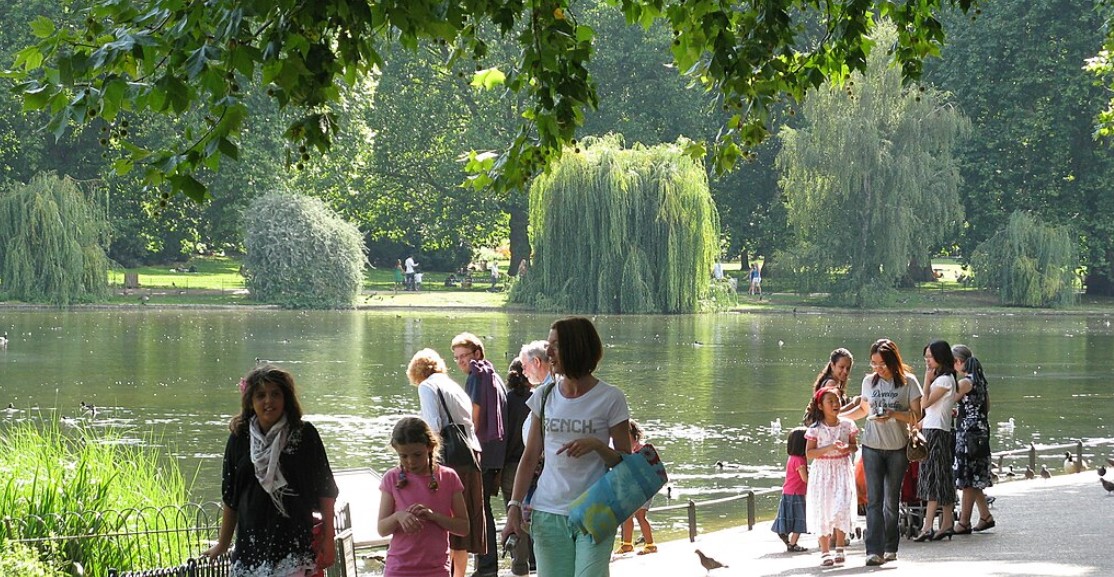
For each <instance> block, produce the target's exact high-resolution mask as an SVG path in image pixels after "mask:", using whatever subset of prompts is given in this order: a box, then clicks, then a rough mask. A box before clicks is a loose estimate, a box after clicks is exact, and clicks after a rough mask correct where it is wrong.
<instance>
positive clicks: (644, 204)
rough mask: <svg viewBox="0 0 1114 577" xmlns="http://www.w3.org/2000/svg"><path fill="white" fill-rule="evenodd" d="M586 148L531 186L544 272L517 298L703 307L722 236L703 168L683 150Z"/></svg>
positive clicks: (585, 304) (645, 308) (566, 305)
mask: <svg viewBox="0 0 1114 577" xmlns="http://www.w3.org/2000/svg"><path fill="white" fill-rule="evenodd" d="M581 145H582V146H583V147H584V148H583V150H582V151H581V152H580V153H579V154H565V155H563V156H562V157H561V160H560V162H558V163H557V165H556V166H555V167H554V168H553V170H552V171H551V173H549V174H547V175H544V176H541V177H539V178H538V179H537V180H536V181H535V182H534V185H533V186H532V187H531V189H530V231H531V237H532V242H533V246H534V248H535V254H534V266H533V267H532V268H531V270H530V273H529V274H528V275H526V278H525V279H524V281H523V282H521V283H519V285H517V286H516V289H515V292H514V294H512V295H511V298H512V299H513V300H514V301H516V302H524V303H529V304H533V305H534V306H535V307H537V308H538V309H540V310H562V311H580V312H599V313H684V312H694V311H696V310H698V309H699V307H700V303H701V299H702V298H703V297H704V296H705V295H706V294H707V292H708V290H709V271H710V270H711V267H712V264H713V261H714V259H715V257H716V254H717V250H718V249H717V246H718V239H719V217H718V215H717V213H716V209H715V205H714V204H713V203H712V198H711V195H710V194H709V192H708V181H707V175H706V173H705V171H704V168H703V166H701V165H700V164H699V163H697V162H694V161H693V160H692V159H691V158H689V157H687V156H685V155H684V154H683V153H682V149H681V145H680V144H668V145H659V146H654V147H650V148H645V147H641V146H636V147H635V148H633V149H624V148H623V147H622V143H621V142H620V139H619V137H616V136H608V137H605V138H602V139H599V140H593V141H590V142H585V143H582V144H581ZM570 152H571V151H570Z"/></svg>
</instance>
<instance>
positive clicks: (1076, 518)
mask: <svg viewBox="0 0 1114 577" xmlns="http://www.w3.org/2000/svg"><path fill="white" fill-rule="evenodd" d="M1111 476H1114V475H1111V474H1109V473H1108V477H1111ZM987 493H988V494H989V495H994V496H996V497H997V500H996V501H995V503H994V508H993V509H992V510H991V511H992V513H993V514H994V518H995V521H996V522H997V527H995V528H994V529H991V530H990V531H987V532H985V533H975V534H972V535H967V536H957V537H955V538H953V539H952V541H950V542H949V541H947V540H945V541H940V542H936V543H914V542H912V541H911V540H906V539H902V541H901V546H900V550H899V552H898V560H897V561H896V562H893V563H887V564H886V565H883V566H882V567H866V566H865V565H864V563H865V560H866V555H865V553H864V551H863V544H862V541H860V540H855V541H853V542H852V544H851V546H850V547H849V548H848V550H847V554H848V558H847V563H846V565H844V566H843V567H837V568H831V569H821V568H820V567H819V563H820V556H819V553H817V549H816V538H815V536H809V535H805V536H803V537H802V538H801V545H802V546H805V547H808V548H809V552H808V553H795V554H790V553H786V552H785V546H784V545H782V543H781V541H780V540H779V539H778V537H777V535H775V534H774V533H773V532H771V531H770V523H768V522H767V523H760V524H758V525H756V526H755V528H754V530H753V531H747V529H746V527H745V526H743V527H741V528H734V529H727V530H723V531H717V532H714V533H708V534H705V535H699V536H697V538H696V542H695V543H689V542H688V540H687V539H685V540H681V541H670V542H664V543H661V544H659V550H658V553H656V554H653V555H643V556H634V555H629V556H624V557H622V558H619V559H616V560H615V561H613V562H612V564H611V576H612V577H658V576H661V577H700V576H704V575H707V574H708V573H707V572H706V571H705V570H704V568H703V567H702V566H701V565H700V563H699V560H698V558H697V556H696V554H695V553H694V552H693V550H694V549H700V550H702V551H703V552H704V553H706V554H708V555H710V556H712V557H714V558H715V559H717V560H719V561H721V562H723V563H725V564H726V565H727V566H728V567H727V568H722V569H716V570H714V571H712V572H711V573H710V576H711V577H731V576H735V575H738V576H745V577H752V576H753V577H757V576H764V575H790V576H798V575H825V576H832V577H835V576H839V575H858V574H863V573H878V574H879V575H884V576H887V577H891V576H892V577H905V576H924V577H948V576H949V575H954V576H956V577H959V576H960V575H979V576H1002V577H1006V576H1021V575H1027V576H1028V575H1033V576H1044V575H1047V576H1056V577H1073V576H1090V575H1094V576H1099V575H1114V547H1112V545H1114V494H1109V495H1108V494H1107V492H1106V491H1105V490H1103V488H1102V486H1101V484H1100V483H1099V480H1098V475H1097V474H1095V471H1093V470H1092V471H1084V472H1082V473H1079V474H1075V475H1061V476H1055V477H1053V478H1051V479H1049V480H1045V479H1039V478H1038V479H1033V480H1028V481H1013V482H1008V483H1003V484H1001V485H999V486H996V487H993V488H991V489H990V490H988V492H987ZM503 573H504V574H506V575H510V572H509V571H504V572H503Z"/></svg>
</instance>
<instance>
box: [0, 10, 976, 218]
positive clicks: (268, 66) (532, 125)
mask: <svg viewBox="0 0 1114 577" xmlns="http://www.w3.org/2000/svg"><path fill="white" fill-rule="evenodd" d="M607 3H608V4H609V5H610V6H612V7H614V8H616V9H618V10H620V11H621V12H622V14H623V15H624V17H625V18H626V20H627V22H628V23H629V24H636V23H637V24H640V25H642V26H649V25H651V24H652V23H654V22H656V21H662V22H665V23H666V24H667V25H668V27H669V29H670V31H671V33H672V38H673V39H672V44H671V49H670V51H671V57H672V66H673V67H675V68H676V69H677V70H678V71H680V72H681V73H683V74H686V75H688V76H689V77H690V78H691V79H693V80H694V81H696V82H698V83H699V84H701V85H702V86H703V87H704V88H705V89H706V90H708V91H709V92H711V93H712V94H713V95H714V96H715V97H716V98H717V105H718V106H720V107H721V108H722V110H723V121H722V125H721V129H720V131H719V132H718V134H717V136H716V137H715V139H714V142H712V143H710V147H707V148H706V146H705V145H703V144H701V143H693V144H692V145H690V146H689V148H688V149H687V151H686V152H687V153H689V154H691V155H694V156H695V155H702V154H703V153H704V151H705V150H706V149H710V150H711V152H712V163H713V164H714V166H715V167H716V169H717V170H725V169H728V168H730V167H731V166H732V165H733V164H734V163H735V162H736V161H737V160H738V159H739V158H741V157H742V156H743V155H744V154H747V148H748V147H752V146H754V145H757V144H759V143H760V142H762V141H763V140H764V139H765V138H766V137H767V136H768V135H769V134H770V130H771V112H772V110H774V109H775V108H776V107H778V106H780V105H781V104H782V103H783V102H784V101H785V100H786V99H791V100H795V101H800V100H801V99H802V98H803V96H804V94H805V92H806V91H807V90H808V89H810V88H815V87H817V86H820V85H821V84H822V83H823V82H824V81H826V80H830V81H833V82H835V83H836V84H840V83H842V82H843V81H844V80H845V79H847V78H848V77H849V75H850V74H851V73H852V72H854V71H859V70H862V69H863V68H864V67H865V66H866V61H867V56H868V54H869V53H870V52H871V50H872V49H873V48H875V46H874V43H873V41H872V40H871V33H872V31H873V29H874V26H875V21H876V19H877V18H878V17H879V16H881V17H886V18H889V19H891V20H893V21H894V22H895V23H896V25H897V31H898V32H897V38H896V41H895V42H894V43H893V44H891V45H889V46H886V47H885V48H886V50H887V51H888V52H892V54H893V57H894V60H895V61H896V63H897V65H898V66H900V69H901V72H902V74H903V76H904V77H905V78H913V79H915V78H917V77H918V76H919V75H920V72H921V68H922V62H923V60H924V58H925V57H927V56H930V55H934V54H936V53H938V51H939V48H940V46H941V44H942V43H943V40H944V30H943V26H942V25H941V24H940V20H939V19H938V15H939V13H940V12H942V11H943V10H945V9H946V8H948V7H958V8H960V9H962V10H963V11H965V12H966V11H968V10H969V9H970V8H971V7H972V6H975V5H977V3H978V2H977V0H924V1H919V2H902V1H897V0H828V1H821V0H771V1H767V2H753V1H743V0H728V1H725V0H607ZM578 9H579V6H577V5H576V3H574V2H572V1H571V0H533V1H532V2H529V3H527V2H524V1H523V0H450V1H447V2H446V1H444V0H384V1H377V2H369V1H367V0H321V1H318V2H302V1H300V0H209V1H207V2H189V1H187V0H142V1H141V0H90V2H89V6H88V8H87V9H86V12H85V18H84V19H83V20H81V21H80V22H81V24H80V25H77V26H69V25H64V24H63V23H60V22H56V21H54V20H52V19H50V18H47V17H45V16H42V17H39V18H37V19H35V20H34V21H33V22H32V25H31V26H32V31H33V33H34V35H35V36H36V37H37V38H38V39H39V40H38V42H37V43H35V44H34V45H32V46H28V47H27V48H25V49H23V50H21V51H20V52H18V53H17V55H16V59H15V62H14V64H13V69H12V70H11V71H9V72H8V73H7V74H8V76H10V77H12V78H14V79H15V80H16V81H17V83H18V84H17V91H18V92H19V93H21V94H22V95H23V98H24V107H25V109H27V110H43V111H46V112H48V113H49V121H48V123H47V128H48V129H49V130H50V131H51V132H52V133H53V134H54V135H55V136H56V137H61V136H62V135H64V134H65V132H66V131H67V129H68V128H69V127H70V126H71V125H74V124H76V125H89V124H100V125H102V126H109V127H111V131H110V135H111V138H112V140H113V141H114V142H117V143H118V150H119V151H120V157H119V158H118V159H116V161H115V167H116V169H117V170H118V171H120V172H126V171H129V170H133V169H137V168H138V169H139V170H140V171H141V174H142V179H143V182H144V184H146V185H149V186H159V187H161V186H169V187H170V188H172V189H173V190H174V191H180V192H184V193H185V194H186V195H188V196H189V197H191V198H194V199H196V200H202V199H205V198H208V197H209V196H210V190H209V188H208V186H207V184H206V183H205V182H204V181H205V180H206V176H205V174H204V173H205V172H206V171H211V170H215V169H217V168H218V167H219V166H220V164H221V159H222V158H229V159H233V160H235V159H237V158H239V156H240V147H241V144H240V140H241V138H242V137H243V133H244V126H245V122H246V120H247V119H248V118H249V117H250V116H251V115H252V114H254V112H255V111H254V110H253V108H252V107H250V106H248V105H247V103H246V102H245V94H246V93H247V92H248V91H247V90H246V88H247V87H248V86H249V85H252V84H256V83H258V84H260V85H262V86H264V87H265V91H266V94H267V95H268V96H269V97H271V98H273V99H274V100H275V101H276V102H277V103H278V104H279V106H280V107H283V108H286V107H290V108H292V109H295V110H298V111H299V112H298V113H297V114H295V115H293V117H292V119H291V120H290V121H289V122H288V124H287V126H286V127H285V132H284V135H285V136H286V137H287V138H288V139H290V140H292V141H293V142H294V143H295V145H299V146H305V147H309V148H313V149H316V150H318V151H321V152H325V151H327V150H328V149H329V148H330V146H331V143H332V142H333V139H334V138H335V136H336V134H337V132H338V130H339V125H338V121H337V115H336V114H335V113H334V112H333V110H332V109H331V107H330V105H331V104H332V103H333V102H335V101H337V100H338V99H339V97H340V94H341V90H342V87H343V86H354V85H356V84H357V83H358V82H359V81H360V79H361V78H362V77H364V76H366V75H367V74H369V73H371V72H373V71H374V70H376V69H380V68H382V67H383V66H384V65H385V56H384V55H385V54H387V53H388V52H389V47H390V46H392V45H400V46H403V47H405V48H410V49H413V48H416V47H417V46H418V44H419V42H422V41H431V42H434V43H437V44H439V45H443V46H445V47H446V52H447V59H448V60H449V61H452V62H457V61H468V60H472V61H474V62H475V69H476V72H475V76H474V80H475V82H477V83H478V84H479V85H483V86H486V87H489V88H494V87H499V86H505V87H506V89H508V90H509V91H511V92H514V93H517V94H519V95H520V96H522V97H523V98H524V100H525V103H526V105H525V106H524V110H523V112H522V118H523V121H522V124H521V125H520V126H519V128H518V130H517V132H516V133H515V134H514V135H513V138H511V139H510V140H509V142H508V143H507V144H506V146H505V148H504V149H503V150H502V151H501V152H500V153H498V154H494V153H493V154H485V155H480V156H478V157H475V158H477V159H478V160H479V161H477V162H472V163H469V166H470V168H471V170H472V171H473V172H474V174H473V176H472V177H471V178H470V180H469V182H470V183H471V184H472V185H473V186H476V187H486V186H488V185H494V186H495V188H496V189H497V190H513V189H523V188H524V185H525V183H526V182H527V180H528V179H529V178H531V177H532V176H533V175H535V174H536V173H537V172H539V171H541V170H543V169H545V168H547V167H548V166H549V165H550V163H551V162H553V161H554V160H555V159H556V158H558V157H560V156H561V154H562V152H563V150H564V148H563V147H564V146H565V145H567V144H569V143H571V142H572V141H573V140H574V139H575V136H576V130H577V127H578V126H580V125H581V124H582V123H583V122H584V115H585V111H586V110H587V109H589V108H592V107H594V106H596V104H597V101H598V97H597V93H596V85H595V82H594V79H593V77H592V76H591V74H590V73H589V71H588V64H589V62H590V61H591V59H592V56H593V50H594V42H593V40H594V36H595V31H594V30H593V29H592V28H591V27H589V26H587V25H585V24H582V23H580V22H579V20H578V18H577V11H578ZM499 36H502V37H505V38H513V39H514V42H515V43H516V44H517V45H518V47H519V48H520V51H519V53H518V56H517V57H516V58H515V59H514V60H513V61H512V62H511V64H510V65H509V66H508V67H506V69H505V70H503V69H499V68H497V67H490V66H487V65H486V64H487V63H486V60H485V58H486V56H487V53H488V49H489V45H490V43H491V42H493V41H494V40H495V39H496V38H497V37H499ZM188 111H196V112H197V114H191V115H188V119H187V120H185V121H184V122H183V126H182V129H181V131H180V136H181V138H179V139H176V140H173V141H169V142H161V143H158V144H156V145H154V146H150V147H148V146H144V145H142V144H141V143H138V142H135V141H134V140H133V138H132V137H131V135H130V133H129V131H128V130H127V124H126V122H127V118H128V117H129V116H133V115H145V114H147V113H152V112H153V113H159V114H165V115H170V116H183V115H184V114H185V113H186V112H188ZM301 154H305V151H304V150H302V151H301Z"/></svg>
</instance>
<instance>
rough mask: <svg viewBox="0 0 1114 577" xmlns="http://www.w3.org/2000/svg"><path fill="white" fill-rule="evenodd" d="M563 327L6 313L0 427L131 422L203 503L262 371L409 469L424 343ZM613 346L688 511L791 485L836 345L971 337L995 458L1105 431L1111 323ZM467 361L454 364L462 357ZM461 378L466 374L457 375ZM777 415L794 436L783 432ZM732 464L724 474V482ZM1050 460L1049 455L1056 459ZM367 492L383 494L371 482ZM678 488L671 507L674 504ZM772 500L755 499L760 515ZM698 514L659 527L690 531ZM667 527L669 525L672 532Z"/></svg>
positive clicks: (613, 331) (988, 321)
mask: <svg viewBox="0 0 1114 577" xmlns="http://www.w3.org/2000/svg"><path fill="white" fill-rule="evenodd" d="M555 318H556V317H555V316H553V315H533V314H521V313H473V312H462V313H459V314H457V313H454V312H451V311H416V312H402V313H400V312H389V313H387V312H365V311H358V312H287V311H261V310H251V309H246V310H243V311H227V310H221V311H176V310H175V311H167V310H138V309H137V310H125V311H87V312H86V311H81V312H23V311H3V312H0V332H3V331H7V332H8V333H9V334H10V335H11V343H10V345H9V347H8V348H7V350H0V407H4V406H7V404H8V403H12V404H14V405H15V407H16V409H17V410H16V411H8V412H4V413H0V426H3V424H4V423H5V422H13V421H16V420H19V419H28V418H43V417H45V416H46V415H49V414H51V412H52V411H54V410H55V409H56V410H57V412H56V414H57V415H62V416H69V417H80V416H81V415H82V411H81V410H80V403H81V402H87V403H92V404H94V405H96V406H97V407H98V415H97V416H96V417H95V418H89V417H85V420H86V421H87V423H88V424H89V425H90V426H95V427H118V428H121V429H122V430H124V431H125V437H126V438H128V439H131V440H134V441H135V442H137V443H146V442H151V441H150V440H151V439H160V441H159V442H160V443H163V444H165V446H166V447H167V449H168V451H169V452H170V453H171V454H172V455H173V456H174V457H175V458H176V459H177V461H178V464H179V465H180V466H181V467H182V468H183V470H184V471H185V472H186V473H187V476H188V477H189V476H192V475H193V473H194V471H197V472H198V474H197V481H196V486H195V487H194V495H193V497H194V499H195V500H211V499H212V500H215V499H218V498H219V491H218V487H219V477H220V460H221V454H222V451H223V447H224V440H225V438H226V436H227V428H226V427H227V425H226V423H227V421H228V418H229V417H230V416H231V415H232V414H233V413H234V412H236V410H237V406H238V393H237V389H236V383H237V381H238V380H239V378H240V377H241V376H242V375H243V374H244V373H245V372H246V371H248V370H249V369H250V368H251V367H253V366H254V365H255V362H256V359H257V358H259V359H264V360H269V361H271V362H274V363H276V364H278V365H280V366H282V367H284V368H286V369H288V370H290V371H291V372H293V373H294V375H295V377H296V379H297V381H298V385H299V389H300V398H301V401H302V405H303V407H304V408H305V410H306V413H307V419H308V420H310V421H312V422H313V423H314V424H315V425H317V427H318V428H319V429H320V430H321V433H322V436H323V438H324V440H325V442H326V446H327V448H328V450H329V454H330V459H331V461H332V463H333V466H334V468H347V467H360V466H371V467H374V468H376V469H378V470H385V469H387V468H389V467H391V466H393V463H394V457H393V452H392V451H391V450H390V448H389V446H388V445H387V439H388V435H389V432H390V429H391V427H392V426H393V425H394V422H395V421H396V420H397V419H398V418H399V416H401V415H405V414H415V413H417V411H418V399H417V394H416V391H415V389H414V388H413V387H411V386H410V385H409V384H408V383H407V380H406V377H405V368H406V363H407V362H408V361H409V359H410V356H411V355H412V354H413V352H414V351H416V350H417V349H419V348H422V347H426V346H429V347H432V348H435V349H437V350H438V351H440V352H441V354H442V355H443V356H445V357H446V358H450V356H451V355H450V351H449V342H450V340H451V338H452V336H453V335H455V334H457V333H458V332H461V331H471V332H473V333H476V334H477V335H481V336H482V337H483V338H484V339H485V342H486V344H487V351H488V357H489V358H491V359H492V360H493V362H495V364H496V365H497V366H500V367H505V366H506V364H507V363H508V362H509V360H510V356H511V355H513V354H516V353H517V352H518V350H519V347H520V346H521V344H522V343H524V342H527V341H530V340H534V339H539V338H545V336H546V334H547V332H548V326H549V324H550V323H551V322H552V321H553V320H554V319H555ZM595 322H596V325H597V327H598V329H599V331H600V334H601V336H602V337H603V340H604V343H605V347H606V348H605V351H604V359H603V362H602V363H601V367H600V369H599V371H598V372H597V374H598V376H599V377H601V378H602V379H604V380H607V381H609V382H611V383H612V384H615V385H617V386H619V387H620V388H622V389H623V390H624V391H625V392H626V394H627V397H628V399H629V401H630V406H631V412H632V414H633V416H634V417H635V418H637V419H639V420H640V421H641V422H642V423H643V426H644V428H645V430H646V432H647V436H648V440H649V441H651V442H653V443H654V444H655V446H657V447H658V449H659V450H660V451H661V452H662V454H663V456H664V457H665V459H666V460H667V462H668V464H669V471H670V476H671V481H672V482H671V485H672V487H673V491H672V495H673V497H674V501H673V502H678V501H677V499H689V498H692V499H696V500H701V499H709V498H715V497H723V496H727V495H731V494H737V493H739V492H740V491H742V490H744V489H745V488H746V487H770V486H780V484H781V480H782V479H781V477H782V470H783V466H784V435H785V432H786V431H787V430H788V429H789V428H790V427H792V426H793V425H794V424H796V423H797V422H798V421H799V419H800V415H801V413H802V411H803V408H804V405H805V404H806V402H807V400H808V394H809V387H810V385H811V383H812V380H813V378H814V377H815V375H816V373H817V372H818V371H819V370H820V369H821V368H822V367H823V365H824V362H825V361H826V359H827V355H828V353H829V352H830V351H831V349H833V348H835V347H838V346H844V347H847V348H849V349H850V350H851V351H852V353H854V354H855V356H856V359H857V363H856V366H855V368H854V370H853V378H852V383H853V384H852V389H855V388H857V386H858V385H857V383H858V382H859V381H860V380H861V378H862V376H863V375H864V374H865V372H866V371H867V369H868V366H867V363H866V358H867V349H868V347H869V345H870V343H872V342H873V341H874V340H875V339H877V338H879V337H883V336H884V337H888V338H892V339H894V340H895V341H896V342H897V343H898V344H899V346H901V347H902V352H903V354H904V356H905V357H906V361H907V362H910V363H911V364H912V365H913V367H914V372H915V373H916V374H918V375H920V374H922V373H923V370H924V369H923V364H922V361H921V360H920V358H921V349H922V348H923V346H924V345H925V344H926V343H928V342H929V341H930V340H932V339H934V338H945V339H947V340H949V341H950V342H952V343H956V342H963V343H966V344H968V345H970V346H971V347H972V349H973V350H974V351H975V354H976V355H977V356H979V357H980V359H982V361H983V364H984V366H985V368H986V371H987V375H988V378H989V379H990V383H991V395H992V399H993V406H992V414H991V421H1004V420H1006V419H1007V418H1009V417H1013V418H1014V419H1015V421H1016V423H1017V425H1016V428H1015V430H1014V431H1013V433H1012V434H1007V433H999V435H998V436H997V437H996V438H995V450H1003V449H1008V448H1018V447H1023V446H1027V444H1028V442H1029V441H1030V440H1031V439H1033V438H1034V437H1036V438H1037V439H1038V442H1042V443H1059V442H1067V441H1070V440H1073V439H1077V438H1082V439H1084V440H1088V441H1094V440H1102V439H1109V438H1110V437H1111V436H1114V435H1112V434H1111V432H1110V429H1109V427H1110V424H1109V423H1107V422H1106V418H1107V417H1108V416H1110V409H1111V407H1114V404H1112V403H1111V399H1112V397H1114V390H1112V388H1111V387H1110V382H1111V377H1112V376H1114V328H1112V327H1111V317H1108V316H1034V315H1018V316H1001V315H995V316H980V315H971V316H952V315H891V316H887V315H877V314H869V315H851V314H827V315H815V314H809V315H803V314H802V315H789V314H784V315H773V314H764V315H747V314H720V315H701V316H624V317H602V316H601V317H597V318H595ZM450 364H451V363H450ZM450 374H451V375H452V376H453V377H454V378H457V379H458V380H459V381H460V382H463V378H462V375H460V374H459V373H458V372H457V371H456V369H455V367H453V368H452V369H451V371H450ZM777 419H780V422H781V424H782V425H783V427H784V429H783V430H782V431H780V432H778V431H776V430H773V428H772V427H771V423H772V421H775V420H777ZM716 461H725V462H726V463H728V465H727V466H726V467H724V468H723V469H722V470H720V469H719V468H717V467H715V466H714V464H715V463H716ZM1049 463H1050V465H1051V463H1052V461H1049ZM369 489H373V488H370V487H369ZM665 502H666V499H665V498H664V495H661V496H659V498H658V501H657V504H658V505H664V504H665ZM775 509H776V499H772V498H767V499H764V500H763V501H761V502H760V503H759V511H760V513H765V514H767V515H768V514H770V513H771V512H772V511H774V510H775ZM742 510H743V509H742V508H741V506H739V507H722V508H718V509H715V510H713V511H712V512H709V513H703V512H702V513H701V524H702V530H704V529H708V528H715V527H718V526H723V525H725V524H730V523H735V522H738V521H739V515H740V514H741V511H742ZM682 517H683V515H677V516H670V517H669V518H668V519H661V521H660V522H661V523H662V524H663V529H665V531H664V532H665V534H666V536H668V535H669V534H671V533H672V534H676V533H675V532H676V531H678V530H679V529H678V528H679V527H680V526H681V523H682ZM657 521H658V519H655V522H657Z"/></svg>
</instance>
